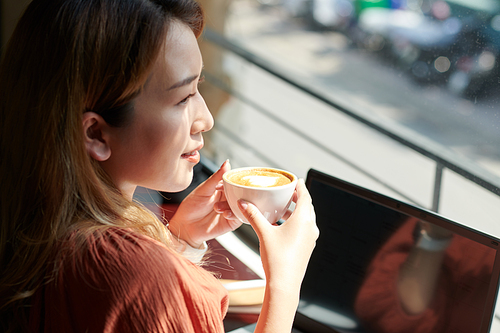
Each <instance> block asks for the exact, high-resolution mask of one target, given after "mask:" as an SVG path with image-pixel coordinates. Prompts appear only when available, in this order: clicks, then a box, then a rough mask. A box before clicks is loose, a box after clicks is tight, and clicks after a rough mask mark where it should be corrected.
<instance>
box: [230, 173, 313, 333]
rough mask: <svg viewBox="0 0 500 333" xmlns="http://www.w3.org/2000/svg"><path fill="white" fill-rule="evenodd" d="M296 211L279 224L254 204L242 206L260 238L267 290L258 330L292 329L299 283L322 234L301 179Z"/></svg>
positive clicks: (262, 332)
mask: <svg viewBox="0 0 500 333" xmlns="http://www.w3.org/2000/svg"><path fill="white" fill-rule="evenodd" d="M293 201H294V202H296V205H295V210H294V211H293V213H291V214H287V217H288V218H287V219H286V221H285V223H283V224H282V225H280V226H277V225H272V224H271V223H270V222H269V221H267V220H266V219H265V218H264V216H263V215H262V214H261V213H260V211H259V210H258V209H257V207H255V206H254V205H253V204H251V203H248V202H244V201H240V202H239V204H240V209H241V211H242V212H243V214H244V215H245V217H246V218H247V220H248V221H249V222H250V224H251V225H252V227H253V228H254V230H255V232H256V233H257V236H258V237H259V241H260V256H261V259H262V265H263V267H264V271H265V273H266V292H265V294H264V303H263V304H262V310H261V312H260V316H259V320H258V322H257V326H256V328H255V332H256V333H271V332H272V333H281V332H290V331H291V329H292V323H293V318H294V316H295V311H296V310H297V306H298V303H299V294H300V285H301V284H302V280H303V279H304V275H305V272H306V268H307V264H308V263H309V259H310V258H311V254H312V251H313V250H314V247H315V245H316V240H317V239H318V236H319V230H318V227H317V226H316V214H315V212H314V207H313V205H312V200H311V197H310V195H309V192H308V191H307V188H306V186H305V184H304V181H303V180H302V179H300V180H299V182H298V183H297V188H296V192H295V194H294V198H293Z"/></svg>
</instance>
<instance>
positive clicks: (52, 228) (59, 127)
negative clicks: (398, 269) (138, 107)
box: [0, 0, 203, 331]
mask: <svg viewBox="0 0 500 333" xmlns="http://www.w3.org/2000/svg"><path fill="white" fill-rule="evenodd" d="M172 20H180V21H182V22H184V23H186V24H188V25H189V26H190V27H191V28H192V30H193V31H194V32H195V34H196V36H199V35H200V33H201V31H202V29H203V15H202V12H201V8H200V7H199V5H198V4H197V3H196V2H195V1H194V0H33V1H32V2H31V4H30V5H29V6H28V8H27V9H26V11H25V13H24V15H23V16H22V18H21V19H20V21H19V23H18V25H17V27H16V29H15V31H14V33H13V35H12V37H11V39H10V41H9V43H8V46H7V49H6V51H5V54H4V58H3V59H2V63H1V65H0V149H1V150H0V214H1V215H0V321H1V322H2V324H0V329H1V328H4V330H3V331H7V330H9V329H10V330H12V331H13V330H14V329H15V328H14V326H12V325H9V324H4V323H6V322H12V321H13V318H14V317H12V316H19V319H22V316H23V311H22V308H23V306H25V304H27V302H29V297H30V296H31V295H32V294H33V293H34V291H35V290H36V289H37V288H38V287H39V286H40V285H41V284H42V283H43V281H44V280H45V279H47V272H46V270H47V265H48V264H49V262H50V260H52V259H53V256H54V251H55V249H56V248H57V245H58V244H59V242H61V240H62V239H64V238H65V237H67V236H68V233H69V232H72V231H75V230H77V229H78V232H82V233H85V232H90V231H95V230H96V229H102V228H109V227H113V226H119V227H131V228H135V229H136V230H137V231H138V232H141V233H143V234H146V235H149V236H151V237H153V238H155V239H157V240H160V241H161V242H163V243H165V244H167V245H168V235H167V233H166V232H165V231H164V228H162V227H161V226H162V224H161V222H160V221H159V220H158V219H157V218H156V217H155V216H154V215H153V214H152V213H150V212H148V211H147V210H145V209H143V208H142V207H140V206H139V205H137V204H134V203H131V202H129V201H127V200H125V199H124V198H123V197H122V196H121V195H120V193H119V191H118V190H117V189H116V188H115V187H114V186H113V184H112V183H111V181H110V180H109V178H108V177H107V176H106V174H105V173H104V172H103V170H102V169H101V168H100V167H99V165H98V163H96V162H95V161H93V160H92V159H91V158H90V157H89V156H88V154H87V153H86V150H85V146H84V141H83V130H82V114H83V113H84V112H86V111H89V110H92V111H94V112H96V113H99V114H100V115H102V117H103V118H104V119H105V120H106V122H108V123H109V124H110V125H111V126H124V125H125V124H126V123H127V121H129V120H130V118H131V114H132V112H133V101H134V97H136V96H137V95H138V93H139V92H140V90H141V87H142V86H143V85H144V83H145V81H146V79H147V77H148V75H149V73H150V71H151V68H152V64H153V62H154V60H155V58H156V57H157V55H158V54H159V52H160V50H161V48H162V45H163V44H164V42H165V38H166V33H167V30H168V27H169V25H170V23H171V22H172ZM7 318H10V320H7ZM14 321H15V320H14ZM2 325H4V326H2Z"/></svg>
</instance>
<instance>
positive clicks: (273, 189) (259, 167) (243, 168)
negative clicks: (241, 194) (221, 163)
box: [222, 166, 298, 191]
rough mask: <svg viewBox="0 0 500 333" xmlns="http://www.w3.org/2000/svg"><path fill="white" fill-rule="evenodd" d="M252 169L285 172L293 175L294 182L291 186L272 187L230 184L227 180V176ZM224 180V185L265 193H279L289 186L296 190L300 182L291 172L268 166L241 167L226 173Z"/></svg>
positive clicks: (223, 176)
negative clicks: (278, 191) (263, 191)
mask: <svg viewBox="0 0 500 333" xmlns="http://www.w3.org/2000/svg"><path fill="white" fill-rule="evenodd" d="M250 169H269V170H276V171H279V172H283V173H286V174H289V175H291V176H292V177H293V179H292V181H291V182H290V183H289V184H285V185H281V186H272V187H256V186H246V185H240V184H235V183H233V182H230V181H229V180H227V176H228V175H230V174H232V173H234V172H239V171H244V170H250ZM222 179H223V180H224V183H227V184H230V185H232V186H236V187H241V188H248V189H253V190H265V191H277V190H279V189H283V188H284V187H289V186H293V187H294V188H295V186H296V184H297V180H298V178H297V176H296V175H295V174H294V173H292V172H290V171H287V170H283V169H279V168H273V167H266V166H262V167H261V166H254V167H241V168H236V169H231V170H229V171H227V172H225V173H224V174H223V175H222Z"/></svg>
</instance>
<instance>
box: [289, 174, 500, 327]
mask: <svg viewBox="0 0 500 333" xmlns="http://www.w3.org/2000/svg"><path fill="white" fill-rule="evenodd" d="M307 185H308V188H309V191H310V193H311V195H312V197H313V204H314V206H315V210H316V215H317V223H318V227H319V228H320V232H321V235H320V238H319V239H318V242H317V245H316V249H315V251H314V253H313V256H312V258H311V261H310V263H309V268H308V270H307V273H306V276H305V279H304V282H303V284H302V292H301V302H300V306H299V312H298V316H297V324H298V325H299V328H300V325H301V323H302V326H305V327H303V330H304V331H307V326H310V325H312V323H313V321H309V322H308V320H309V319H314V322H316V321H318V322H321V323H322V325H319V326H318V327H316V328H315V329H314V331H315V332H321V331H324V332H365V333H386V332H391V333H398V332H401V333H403V332H404V333H424V332H425V333H433V332H435V333H446V332H464V333H465V332H466V333H484V332H488V329H489V325H490V323H491V318H492V314H493V312H492V311H493V309H494V303H495V299H496V297H495V295H496V291H497V284H498V274H499V272H498V267H497V266H498V258H496V257H497V256H496V253H497V246H498V243H497V242H498V240H497V239H494V238H492V237H489V236H486V235H483V234H481V233H479V232H476V231H474V230H471V229H469V228H467V227H464V226H461V225H459V224H457V223H455V222H452V221H449V220H447V219H445V218H443V217H441V216H438V215H435V214H433V213H431V212H428V211H425V210H421V209H419V208H416V207H413V206H411V205H408V204H405V203H402V202H399V201H396V200H393V199H391V198H388V197H386V196H383V195H380V194H378V193H375V192H372V191H368V190H365V189H363V188H360V187H357V186H353V185H351V184H349V183H345V182H343V181H341V180H338V179H335V178H333V177H330V176H327V175H324V174H321V173H319V172H316V171H314V170H311V171H310V173H309V175H308V180H307ZM431 235H432V236H433V237H431V238H430V236H431Z"/></svg>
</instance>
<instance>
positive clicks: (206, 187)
mask: <svg viewBox="0 0 500 333" xmlns="http://www.w3.org/2000/svg"><path fill="white" fill-rule="evenodd" d="M229 170H231V165H230V164H229V160H226V161H225V162H224V163H222V165H221V167H220V168H219V170H217V171H215V172H214V174H213V175H211V176H210V177H209V178H208V179H207V180H205V181H204V182H203V184H201V185H200V186H199V188H198V190H199V191H201V193H200V194H201V195H212V194H213V192H214V190H215V187H216V186H217V184H219V182H220V181H221V180H222V175H224V173H226V172H227V171H229Z"/></svg>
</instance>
